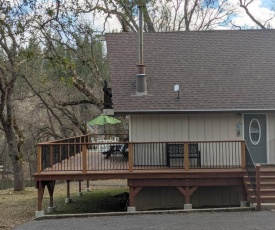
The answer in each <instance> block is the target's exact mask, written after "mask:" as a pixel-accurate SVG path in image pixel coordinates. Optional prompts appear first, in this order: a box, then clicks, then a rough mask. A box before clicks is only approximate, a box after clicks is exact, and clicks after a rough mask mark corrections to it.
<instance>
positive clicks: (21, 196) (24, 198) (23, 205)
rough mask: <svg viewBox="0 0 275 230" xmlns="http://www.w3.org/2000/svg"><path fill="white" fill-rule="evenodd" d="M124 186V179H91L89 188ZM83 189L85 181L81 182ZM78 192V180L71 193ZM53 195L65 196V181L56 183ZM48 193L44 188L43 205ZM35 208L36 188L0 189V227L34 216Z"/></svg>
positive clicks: (47, 198)
mask: <svg viewBox="0 0 275 230" xmlns="http://www.w3.org/2000/svg"><path fill="white" fill-rule="evenodd" d="M117 187H126V181H125V180H104V181H91V182H90V188H92V189H95V190H101V189H102V190H103V189H107V188H117ZM82 188H83V190H84V189H85V188H86V183H84V182H83V183H82ZM77 192H78V182H72V183H71V193H77ZM54 194H55V197H57V196H58V197H66V183H62V184H57V185H56V187H55V192H54ZM48 203H49V195H48V192H47V190H45V194H44V199H43V207H47V205H48ZM36 210H37V190H36V189H35V188H33V187H26V188H25V190H24V191H22V192H14V191H13V189H5V190H0V229H5V230H9V229H12V228H14V227H15V226H17V225H20V224H22V223H24V222H27V221H30V220H31V219H33V218H34V214H35V211H36Z"/></svg>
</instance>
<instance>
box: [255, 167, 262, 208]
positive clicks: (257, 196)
mask: <svg viewBox="0 0 275 230" xmlns="http://www.w3.org/2000/svg"><path fill="white" fill-rule="evenodd" d="M260 168H261V165H259V164H257V165H256V200H257V206H256V210H257V211H261V209H262V207H261V185H260Z"/></svg>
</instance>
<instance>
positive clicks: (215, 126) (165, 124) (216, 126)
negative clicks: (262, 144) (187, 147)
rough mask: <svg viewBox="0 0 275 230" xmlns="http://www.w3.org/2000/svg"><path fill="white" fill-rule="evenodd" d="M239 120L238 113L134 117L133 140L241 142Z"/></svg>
mask: <svg viewBox="0 0 275 230" xmlns="http://www.w3.org/2000/svg"><path fill="white" fill-rule="evenodd" d="M274 118H275V117H274ZM238 120H240V119H239V117H237V116H236V114H235V113H234V114H190V115H186V114H175V115H173V114H171V115H165V114H159V115H158V114H154V115H131V130H130V132H131V133H130V136H131V140H132V141H188V140H190V141H197V140H207V141H211V140H241V139H242V135H241V136H240V137H237V135H236V124H237V121H238ZM274 121H275V119H274ZM240 122H241V121H240ZM242 131H243V130H242ZM274 132H275V130H274Z"/></svg>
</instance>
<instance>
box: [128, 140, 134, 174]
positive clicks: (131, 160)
mask: <svg viewBox="0 0 275 230" xmlns="http://www.w3.org/2000/svg"><path fill="white" fill-rule="evenodd" d="M128 148H129V155H128V164H129V166H128V167H129V172H133V169H134V156H133V144H132V143H129V144H128Z"/></svg>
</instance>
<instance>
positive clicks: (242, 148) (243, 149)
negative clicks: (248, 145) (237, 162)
mask: <svg viewBox="0 0 275 230" xmlns="http://www.w3.org/2000/svg"><path fill="white" fill-rule="evenodd" d="M241 159H242V169H245V166H246V162H245V161H246V159H245V142H244V141H242V142H241Z"/></svg>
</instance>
